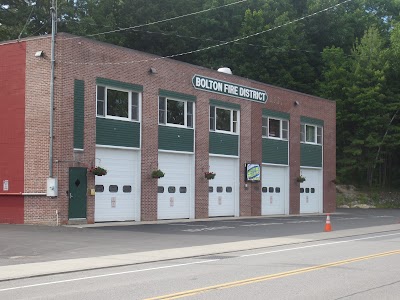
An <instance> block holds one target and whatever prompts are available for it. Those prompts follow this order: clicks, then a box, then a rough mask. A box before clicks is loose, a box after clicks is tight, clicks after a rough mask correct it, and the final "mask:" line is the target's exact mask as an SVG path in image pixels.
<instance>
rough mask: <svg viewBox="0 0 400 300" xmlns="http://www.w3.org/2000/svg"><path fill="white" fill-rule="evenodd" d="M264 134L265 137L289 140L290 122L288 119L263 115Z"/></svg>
mask: <svg viewBox="0 0 400 300" xmlns="http://www.w3.org/2000/svg"><path fill="white" fill-rule="evenodd" d="M262 135H263V137H268V138H274V139H280V140H286V141H287V140H288V136H289V122H288V121H287V120H280V119H273V118H268V117H263V118H262Z"/></svg>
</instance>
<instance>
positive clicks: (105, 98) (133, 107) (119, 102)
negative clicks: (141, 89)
mask: <svg viewBox="0 0 400 300" xmlns="http://www.w3.org/2000/svg"><path fill="white" fill-rule="evenodd" d="M139 97H140V94H139V93H136V92H132V91H126V90H118V89H115V88H109V87H105V86H97V115H98V116H101V117H106V118H113V119H125V120H134V121H139Z"/></svg>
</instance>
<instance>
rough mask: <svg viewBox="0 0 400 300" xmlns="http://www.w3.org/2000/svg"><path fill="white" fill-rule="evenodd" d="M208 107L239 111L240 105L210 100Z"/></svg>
mask: <svg viewBox="0 0 400 300" xmlns="http://www.w3.org/2000/svg"><path fill="white" fill-rule="evenodd" d="M210 105H213V106H220V107H223V108H229V109H234V110H240V104H235V103H230V102H224V101H220V100H215V99H210Z"/></svg>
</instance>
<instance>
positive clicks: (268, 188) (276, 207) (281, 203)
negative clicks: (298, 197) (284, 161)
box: [261, 166, 289, 215]
mask: <svg viewBox="0 0 400 300" xmlns="http://www.w3.org/2000/svg"><path fill="white" fill-rule="evenodd" d="M288 190H289V189H288V180H287V167H277V166H263V167H262V190H261V192H262V193H261V194H262V198H261V214H262V215H277V214H280V215H281V214H285V203H286V195H288Z"/></svg>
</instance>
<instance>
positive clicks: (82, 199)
mask: <svg viewBox="0 0 400 300" xmlns="http://www.w3.org/2000/svg"><path fill="white" fill-rule="evenodd" d="M86 172H87V170H86V168H69V191H68V194H69V210H68V218H69V219H85V218H86V190H87V179H86Z"/></svg>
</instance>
